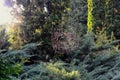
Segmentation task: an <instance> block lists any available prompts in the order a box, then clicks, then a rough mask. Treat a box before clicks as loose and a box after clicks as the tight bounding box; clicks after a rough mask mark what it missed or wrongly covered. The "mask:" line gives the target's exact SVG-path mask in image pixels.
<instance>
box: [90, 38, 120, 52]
mask: <svg viewBox="0 0 120 80" xmlns="http://www.w3.org/2000/svg"><path fill="white" fill-rule="evenodd" d="M119 44H120V40H116V41H113V42H111V43H108V44H105V45H101V46H99V47H93V48H91V51H100V50H105V49H108V48H112V47H113V46H116V45H119Z"/></svg>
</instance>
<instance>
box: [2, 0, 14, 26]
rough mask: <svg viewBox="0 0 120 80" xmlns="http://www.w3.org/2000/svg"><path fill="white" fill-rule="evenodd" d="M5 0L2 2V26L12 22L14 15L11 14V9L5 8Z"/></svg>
mask: <svg viewBox="0 0 120 80" xmlns="http://www.w3.org/2000/svg"><path fill="white" fill-rule="evenodd" d="M3 4H4V0H0V25H2V24H7V23H11V22H12V19H13V17H12V15H11V14H10V11H11V9H10V8H8V7H5V6H4V5H3Z"/></svg>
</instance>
